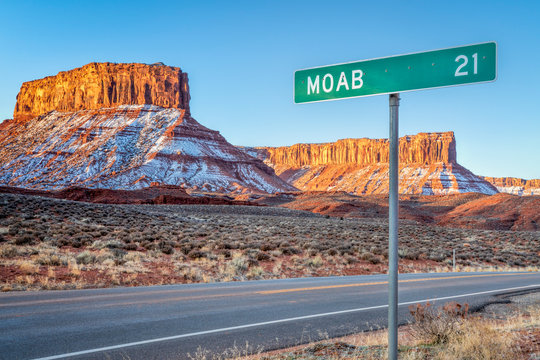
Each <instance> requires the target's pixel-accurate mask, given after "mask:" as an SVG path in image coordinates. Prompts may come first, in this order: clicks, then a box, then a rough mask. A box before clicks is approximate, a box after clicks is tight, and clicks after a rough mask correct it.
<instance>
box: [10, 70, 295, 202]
mask: <svg viewBox="0 0 540 360" xmlns="http://www.w3.org/2000/svg"><path fill="white" fill-rule="evenodd" d="M189 98H190V96H189V87H188V83H187V75H186V74H185V73H182V72H181V71H180V69H178V68H173V67H168V66H163V65H145V64H110V63H105V64H89V65H86V66H83V67H82V68H79V69H75V70H72V71H67V72H62V73H60V74H58V75H57V76H56V77H54V76H52V77H47V78H45V79H41V80H36V81H32V82H29V83H25V84H23V86H22V87H21V92H20V93H19V95H18V96H17V105H16V107H15V112H14V120H10V121H4V122H3V123H2V124H0V185H5V186H12V187H24V188H33V189H45V190H51V189H62V188H66V187H71V186H80V187H87V188H108V189H126V190H132V189H141V188H144V187H147V186H150V185H157V184H170V185H179V186H182V187H184V188H190V189H200V190H206V191H226V192H276V191H290V190H296V189H295V188H294V187H293V186H291V185H289V184H287V183H286V182H285V181H283V180H282V179H280V178H279V177H277V176H276V175H275V173H274V171H273V170H272V169H271V168H270V167H268V166H266V165H265V164H264V163H263V162H262V161H261V160H259V159H256V158H253V157H251V156H249V155H247V154H246V153H245V152H243V151H241V150H239V149H237V148H236V147H234V146H232V145H231V144H229V143H228V142H227V141H226V140H225V138H223V136H221V135H220V134H219V132H217V131H214V130H210V129H208V128H206V127H204V126H202V125H201V124H199V123H198V122H197V121H196V120H195V119H193V118H192V117H191V116H190V115H189ZM134 104H138V105H134ZM30 117H31V119H30Z"/></svg>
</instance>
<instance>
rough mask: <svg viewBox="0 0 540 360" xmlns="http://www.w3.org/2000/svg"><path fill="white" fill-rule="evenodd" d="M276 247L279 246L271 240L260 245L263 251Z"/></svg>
mask: <svg viewBox="0 0 540 360" xmlns="http://www.w3.org/2000/svg"><path fill="white" fill-rule="evenodd" d="M276 248H277V246H276V244H274V243H271V242H265V243H263V244H261V246H260V247H259V249H261V250H262V251H270V250H275V249H276Z"/></svg>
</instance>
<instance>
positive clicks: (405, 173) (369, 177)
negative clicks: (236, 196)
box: [247, 132, 498, 195]
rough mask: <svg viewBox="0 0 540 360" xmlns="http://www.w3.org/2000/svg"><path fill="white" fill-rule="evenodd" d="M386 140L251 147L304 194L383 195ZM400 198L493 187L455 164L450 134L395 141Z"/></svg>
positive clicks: (492, 191)
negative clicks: (397, 145)
mask: <svg viewBox="0 0 540 360" xmlns="http://www.w3.org/2000/svg"><path fill="white" fill-rule="evenodd" d="M388 147H389V143H388V140H387V139H365V138H363V139H343V140H338V141H336V142H333V143H324V144H296V145H292V146H284V147H258V148H251V149H248V150H247V151H250V152H251V153H252V154H253V155H255V156H257V157H259V158H260V159H262V160H264V162H265V163H266V164H267V165H269V166H271V167H272V168H274V170H275V171H276V174H278V175H279V176H280V177H281V178H282V179H283V180H285V181H287V182H288V183H290V184H292V185H294V186H295V187H297V188H298V189H301V190H304V191H345V192H348V193H352V194H358V195H362V194H384V193H388ZM399 161H400V174H399V176H400V181H399V191H400V193H402V194H426V195H433V194H435V195H445V194H454V193H463V192H480V193H484V194H490V195H491V194H495V193H497V192H498V191H497V189H496V188H495V187H494V186H493V185H491V184H490V183H489V182H487V181H485V180H484V179H482V178H480V177H479V176H476V175H474V174H473V173H472V172H470V171H469V170H467V169H465V168H464V167H462V166H461V165H459V164H458V163H457V155H456V140H455V136H454V133H453V132H441V133H419V134H417V135H414V136H404V137H402V138H400V144H399Z"/></svg>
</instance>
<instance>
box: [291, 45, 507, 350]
mask: <svg viewBox="0 0 540 360" xmlns="http://www.w3.org/2000/svg"><path fill="white" fill-rule="evenodd" d="M496 78H497V44H496V43H495V42H486V43H481V44H474V45H466V46H459V47H454V48H448V49H442V50H433V51H426V52H420V53H414V54H407V55H397V56H391V57H385V58H379V59H372V60H363V61H355V62H350V63H344V64H336V65H327V66H321V67H317V68H311V69H303V70H297V71H295V73H294V102H295V103H297V104H302V103H310V102H320V101H330V100H340V99H346V98H353V97H362V96H370V95H381V94H390V97H389V106H390V134H389V135H390V136H389V138H390V148H389V151H390V153H389V162H390V164H389V165H390V166H389V167H390V168H389V182H390V186H389V196H388V209H389V214H388V215H389V216H388V233H389V234H388V359H390V360H397V352H398V337H397V323H398V317H397V316H398V227H399V225H398V205H399V202H398V190H399V131H398V128H399V126H398V122H399V119H398V110H399V100H400V98H399V93H400V92H404V91H413V90H421V89H431V88H439V87H448V86H457V85H465V84H472V83H482V82H490V81H495V80H496Z"/></svg>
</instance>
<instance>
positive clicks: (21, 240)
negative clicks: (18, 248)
mask: <svg viewBox="0 0 540 360" xmlns="http://www.w3.org/2000/svg"><path fill="white" fill-rule="evenodd" d="M35 239H36V237H35V236H34V234H32V233H26V234H22V235H19V236H16V237H15V239H14V243H15V244H16V245H31V244H33V243H34V241H35Z"/></svg>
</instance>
